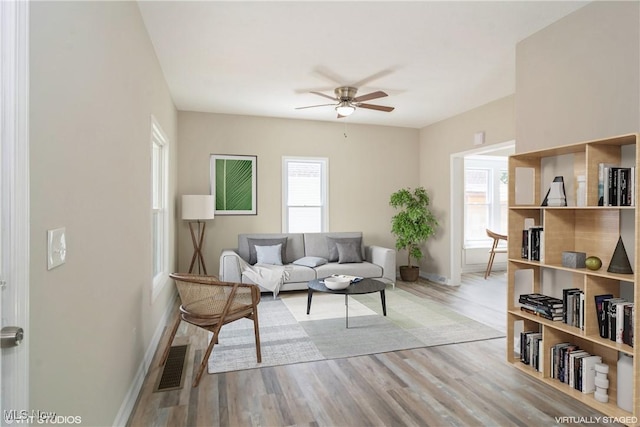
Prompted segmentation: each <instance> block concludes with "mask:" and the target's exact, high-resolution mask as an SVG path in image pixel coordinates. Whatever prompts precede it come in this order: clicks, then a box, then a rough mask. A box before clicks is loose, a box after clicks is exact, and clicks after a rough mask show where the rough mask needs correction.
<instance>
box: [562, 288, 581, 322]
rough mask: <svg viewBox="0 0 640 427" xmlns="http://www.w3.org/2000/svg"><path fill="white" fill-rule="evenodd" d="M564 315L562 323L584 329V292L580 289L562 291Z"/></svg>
mask: <svg viewBox="0 0 640 427" xmlns="http://www.w3.org/2000/svg"><path fill="white" fill-rule="evenodd" d="M562 303H563V305H564V313H563V319H562V321H563V322H564V323H566V324H567V325H569V326H575V327H577V328H580V329H584V292H582V291H581V290H580V289H578V288H568V289H563V290H562Z"/></svg>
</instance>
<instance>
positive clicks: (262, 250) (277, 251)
mask: <svg viewBox="0 0 640 427" xmlns="http://www.w3.org/2000/svg"><path fill="white" fill-rule="evenodd" d="M281 249H282V244H281V243H278V244H277V245H273V246H257V245H256V258H257V259H258V262H257V264H271V265H282V255H281Z"/></svg>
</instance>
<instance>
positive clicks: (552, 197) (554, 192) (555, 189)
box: [542, 176, 567, 206]
mask: <svg viewBox="0 0 640 427" xmlns="http://www.w3.org/2000/svg"><path fill="white" fill-rule="evenodd" d="M542 206H567V194H566V193H565V191H564V177H562V176H556V177H555V178H554V179H553V182H552V183H551V185H549V191H547V196H546V197H545V198H544V200H543V201H542Z"/></svg>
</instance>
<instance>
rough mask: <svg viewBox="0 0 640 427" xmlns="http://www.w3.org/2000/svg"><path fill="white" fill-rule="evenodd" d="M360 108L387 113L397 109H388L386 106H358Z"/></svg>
mask: <svg viewBox="0 0 640 427" xmlns="http://www.w3.org/2000/svg"><path fill="white" fill-rule="evenodd" d="M358 108H368V109H370V110H378V111H386V112H387V113H390V112H392V111H393V110H394V109H395V108H394V107H387V106H385V105H373V104H358Z"/></svg>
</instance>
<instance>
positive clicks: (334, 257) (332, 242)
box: [327, 237, 362, 262]
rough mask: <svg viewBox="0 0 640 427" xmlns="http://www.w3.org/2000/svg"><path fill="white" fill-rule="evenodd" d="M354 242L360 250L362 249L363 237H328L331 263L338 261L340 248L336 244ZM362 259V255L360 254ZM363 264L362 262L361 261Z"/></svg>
mask: <svg viewBox="0 0 640 427" xmlns="http://www.w3.org/2000/svg"><path fill="white" fill-rule="evenodd" d="M349 242H353V243H355V244H356V245H357V246H358V248H359V249H358V250H361V249H360V248H361V247H362V237H327V246H328V249H329V262H336V261H338V258H339V256H338V248H337V247H336V243H349ZM360 256H361V257H362V253H361V254H360ZM361 262H362V261H361Z"/></svg>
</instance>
